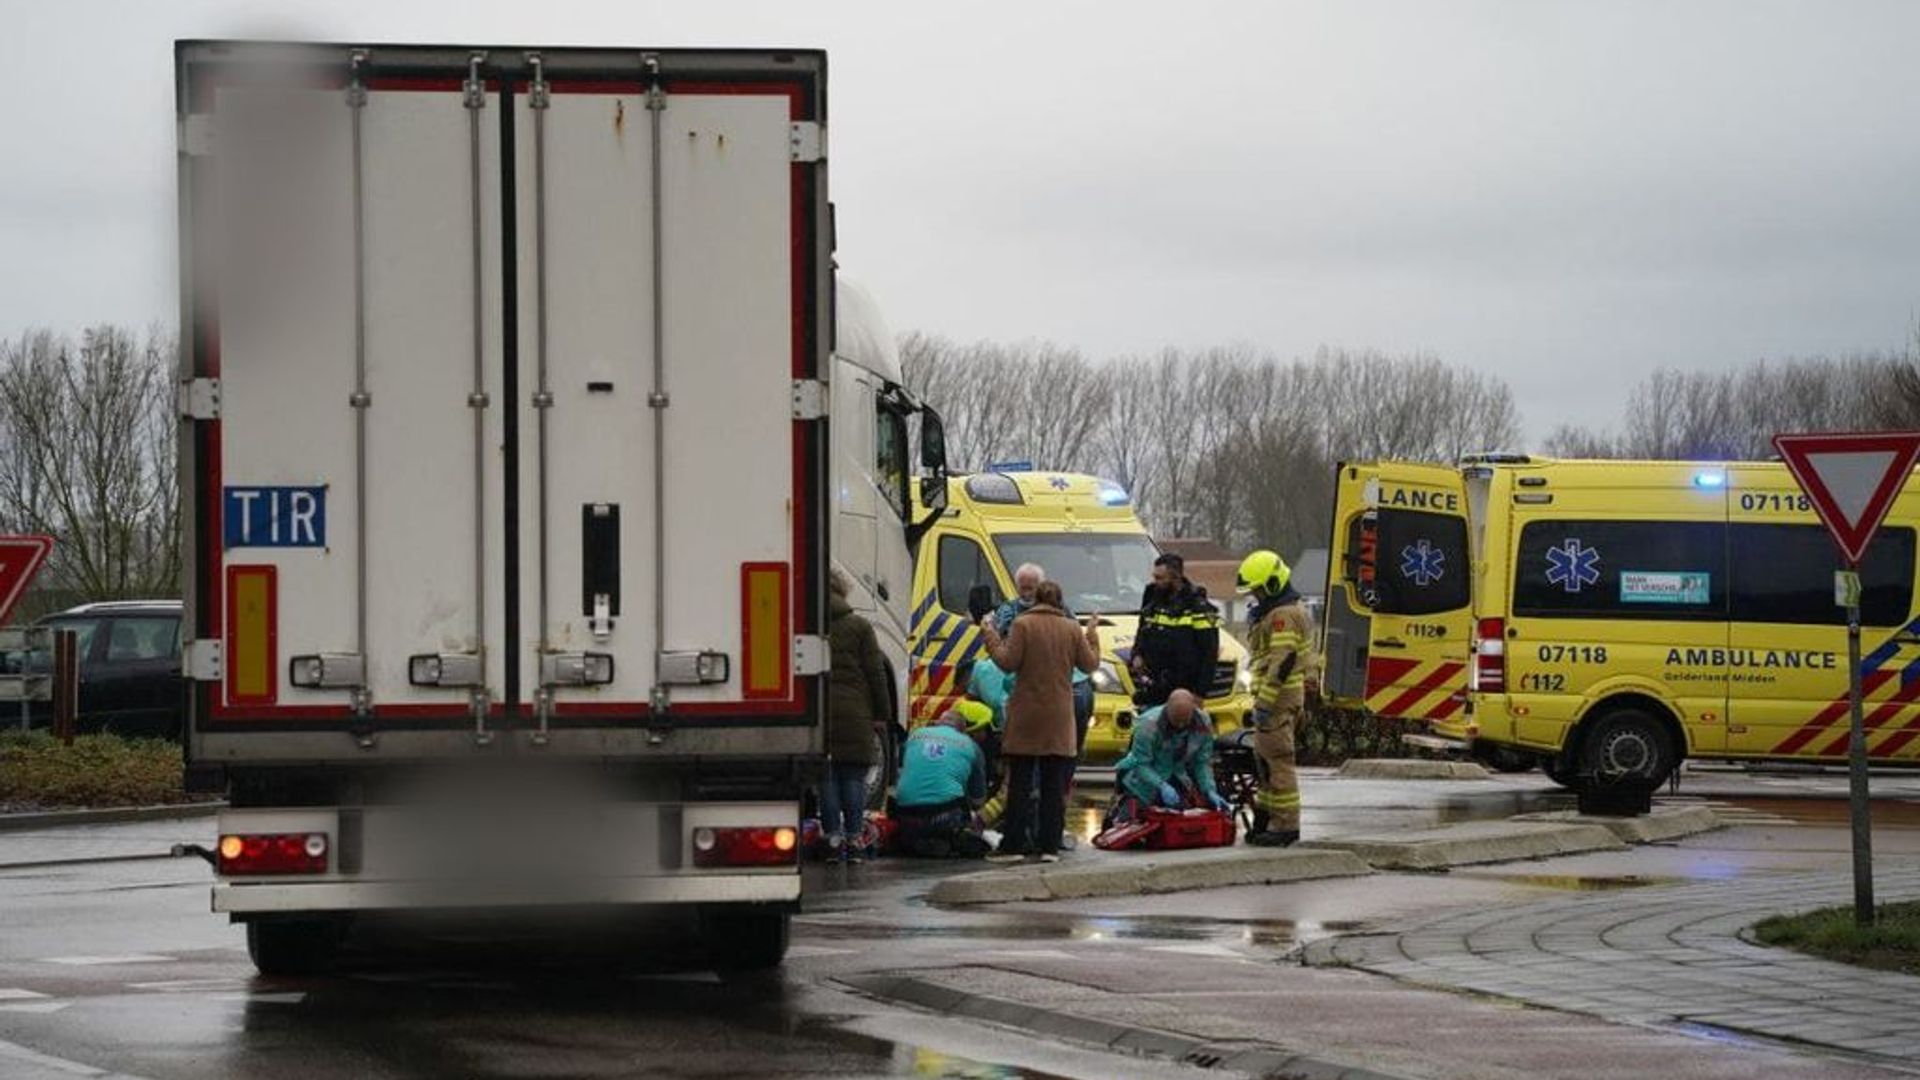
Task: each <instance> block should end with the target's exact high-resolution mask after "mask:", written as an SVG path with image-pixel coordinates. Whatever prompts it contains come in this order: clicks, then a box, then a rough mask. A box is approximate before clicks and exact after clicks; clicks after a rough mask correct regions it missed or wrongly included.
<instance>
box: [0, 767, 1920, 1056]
mask: <svg viewBox="0 0 1920 1080" xmlns="http://www.w3.org/2000/svg"><path fill="white" fill-rule="evenodd" d="M1836 785H1838V786H1839V787H1840V788H1842V789H1843V788H1844V780H1843V779H1841V780H1835V779H1834V778H1832V777H1806V776H1796V775H1788V776H1783V777H1759V778H1753V777H1746V776H1744V775H1735V774H1728V775H1726V776H1724V777H1722V776H1716V775H1714V774H1708V775H1707V776H1704V777H1699V778H1690V780H1689V787H1690V792H1689V793H1690V794H1691V793H1693V789H1699V790H1700V791H1702V792H1704V793H1706V794H1708V795H1711V796H1712V797H1713V800H1714V802H1715V803H1716V804H1717V805H1718V806H1720V807H1721V808H1722V809H1723V810H1726V811H1729V812H1731V813H1733V814H1735V815H1736V816H1738V815H1742V814H1747V815H1752V818H1753V820H1755V821H1766V820H1772V821H1791V820H1795V819H1797V818H1805V819H1807V821H1808V822H1809V823H1810V824H1826V825H1830V824H1831V821H1830V819H1831V818H1832V817H1833V816H1834V815H1835V814H1836V813H1839V814H1843V813H1844V805H1845V804H1844V803H1843V802H1836V801H1835V800H1833V799H1832V798H1831V796H1832V794H1833V791H1832V790H1830V789H1833V788H1834V787H1835V786H1836ZM1882 790H1883V792H1884V793H1885V797H1884V798H1883V799H1882V800H1881V802H1880V804H1879V806H1878V807H1877V810H1878V812H1879V814H1880V815H1881V816H1882V817H1883V820H1884V821H1885V823H1886V824H1887V825H1888V826H1890V827H1892V828H1896V829H1898V828H1903V827H1906V826H1908V825H1909V824H1920V776H1916V777H1913V778H1911V779H1908V778H1898V779H1896V780H1894V781H1891V782H1889V783H1888V784H1885V785H1882ZM1560 799H1561V797H1560V796H1558V795H1555V794H1551V793H1550V792H1549V791H1548V789H1546V788H1545V786H1544V785H1542V784H1541V783H1540V782H1538V781H1537V780H1534V779H1532V778H1525V777H1520V778H1506V779H1503V780H1501V781H1499V782H1495V783H1488V784H1473V785H1458V784H1455V785H1410V784H1397V785H1396V784H1389V783H1351V782H1349V783H1343V784H1338V783H1325V784H1321V785H1317V786H1312V787H1310V788H1309V805H1310V806H1311V807H1312V810H1311V811H1310V813H1309V817H1308V821H1307V824H1308V827H1309V829H1312V830H1315V831H1323V830H1324V831H1335V830H1342V829H1345V830H1355V829H1362V828H1367V829H1375V828H1379V827H1382V826H1388V827H1392V826H1396V825H1405V826H1409V827H1410V826H1414V825H1418V824H1425V823H1432V822H1437V821H1445V820H1463V819H1468V818H1482V817H1502V816H1505V815H1507V814H1511V813H1515V812H1520V811H1525V810H1536V809H1541V808H1545V807H1550V806H1553V805H1557V803H1558V802H1559V801H1560ZM1089 818H1090V815H1089V814H1085V813H1083V814H1081V815H1080V816H1079V817H1078V818H1077V819H1076V820H1077V823H1078V824H1079V826H1080V827H1081V828H1083V829H1084V828H1087V827H1088V826H1089V825H1090V820H1089ZM208 829H210V822H205V821H202V822H197V823H196V822H186V823H171V824H166V825H155V824H146V825H140V826H126V827H121V828H118V829H100V830H90V831H89V832H88V833H87V834H85V840H84V842H81V841H76V840H74V839H71V838H68V839H62V838H60V837H59V836H47V835H46V834H34V835H15V836H9V835H7V834H0V861H11V860H10V859H6V858H4V856H6V855H7V853H9V852H11V853H13V854H14V855H16V856H20V855H24V856H25V857H27V858H31V857H33V856H35V855H36V854H41V853H43V852H42V851H40V850H39V849H36V848H35V847H34V845H35V844H36V843H38V844H40V845H41V847H42V848H44V849H47V850H53V851H57V850H77V851H81V852H82V853H93V854H106V855H114V854H123V853H136V852H141V851H152V850H155V848H156V847H164V843H163V838H164V837H166V836H167V835H169V834H178V838H181V839H199V838H202V837H201V836H200V835H199V833H200V832H202V831H205V830H208ZM1728 835H1733V834H1728ZM1809 835H1811V834H1809ZM1821 835H1822V836H1825V835H1826V834H1825V832H1823V833H1822V834H1821ZM1822 843H1823V844H1825V841H1824V840H1823V841H1822ZM1738 847H1739V845H1733V848H1734V849H1735V854H1733V855H1731V856H1729V855H1726V854H1725V853H1723V852H1717V851H1716V852H1715V853H1713V854H1701V853H1687V852H1684V851H1680V850H1675V849H1663V850H1660V851H1653V850H1652V849H1649V850H1648V853H1647V854H1645V855H1644V856H1642V855H1635V856H1632V857H1595V858H1593V859H1591V860H1590V861H1589V862H1587V863H1576V864H1572V866H1571V868H1570V869H1571V871H1572V872H1565V871H1561V872H1555V873H1540V872H1538V871H1529V869H1528V867H1526V866H1516V867H1510V868H1489V869H1486V870H1478V871H1473V872H1463V873H1456V874H1454V875H1451V876H1450V877H1449V878H1448V879H1447V880H1444V881H1433V882H1420V883H1418V885H1417V887H1418V892H1417V895H1416V894H1414V893H1409V892H1404V891H1402V892H1399V893H1398V894H1395V893H1394V892H1393V891H1391V890H1382V889H1381V888H1380V887H1379V885H1378V884H1369V883H1365V882H1362V881H1358V880H1355V881H1347V882H1338V881H1335V882H1322V883H1313V884H1310V885H1305V886H1294V887H1290V889H1289V891H1288V892H1287V893H1286V894H1285V895H1284V897H1281V896H1280V895H1279V894H1277V893H1276V891H1275V890H1273V889H1228V890H1215V891H1212V892H1208V893H1190V894H1180V895H1175V896H1168V897H1139V898H1131V899H1126V900H1117V901H1106V902H1084V903H1075V904H1055V905H1031V906H1025V907H1019V908H1006V909H998V910H992V911H976V912H942V911H935V910H932V909H929V908H927V907H926V906H925V905H924V904H922V903H920V901H919V900H918V899H917V897H918V895H919V894H920V893H922V892H924V890H925V887H926V885H927V883H928V881H929V880H930V878H932V877H933V876H935V875H937V874H939V873H944V872H950V871H951V870H953V869H957V867H953V866H949V865H928V864H918V865H915V864H905V863H887V862H883V863H880V864H876V865H871V866H867V867H860V868H837V867H836V868H813V869H812V870H810V875H811V880H810V882H809V899H808V913H807V914H806V915H805V916H803V917H802V918H801V919H799V920H797V922H796V935H795V947H794V950H793V954H792V957H791V959H790V962H789V964H788V965H787V968H786V969H785V970H784V971H783V972H782V973H781V974H779V975H777V976H770V977H764V978H756V979H743V980H734V981H723V980H721V979H719V978H717V977H715V976H713V975H711V974H709V973H706V972H704V971H701V970H699V964H700V958H699V956H698V954H697V952H696V951H694V948H695V947H694V946H691V945H690V944H689V935H687V934H686V933H685V932H684V930H685V928H684V927H682V926H678V925H675V924H666V925H661V926H655V927H651V928H649V929H648V930H647V931H646V932H644V933H641V934H636V935H620V936H608V935H604V934H602V933H599V932H597V931H591V932H583V933H579V934H558V935H556V934H553V933H545V932H542V933H534V932H531V931H530V930H529V929H528V928H526V927H523V926H510V927H501V926H492V925H487V926H470V927H460V928H446V927H441V928H437V929H436V930H434V931H433V932H431V933H425V932H423V931H421V930H420V928H417V927H408V926H405V925H398V926H374V927H370V928H368V929H367V931H365V932H364V933H362V934H361V935H360V940H359V945H358V947H357V948H356V950H355V951H354V953H353V955H352V956H351V957H350V960H349V963H348V965H347V967H346V970H344V971H343V972H341V973H339V974H336V975H333V976H329V977H326V978H321V979H303V980H284V979H283V980H268V979H262V978H259V977H257V976H255V975H254V973H253V971H252V968H251V966H250V964H249V963H248V961H247V959H246V954H245V949H244V941H243V936H242V933H241V931H240V930H239V929H238V928H236V927H231V926H228V925H227V924H226V923H225V922H224V921H223V920H222V919H221V918H220V917H217V916H214V915H211V914H209V913H208V912H207V893H206V885H207V874H206V870H205V867H204V866H203V865H202V864H200V863H198V862H195V861H187V860H181V861H172V860H157V861H104V862H95V863H83V864H75V865H66V866H41V867H34V868H26V869H15V870H0V1077H6V1078H16V1077H17V1078H20V1080H38V1078H40V1077H63V1078H70V1077H74V1076H87V1075H95V1076H99V1075H117V1076H126V1077H144V1078H148V1080H174V1078H181V1080H185V1078H194V1080H200V1078H261V1080H269V1078H270V1080H308V1078H315V1080H318V1078H334V1077H355V1078H360V1077H365V1078H387V1077H396V1078H397V1077H450V1078H451V1077H486V1078H492V1077H499V1078H503V1080H505V1078H513V1080H520V1078H544V1077H603V1076H604V1077H614V1076H662V1077H729V1078H739V1077H761V1076H765V1077H803V1076H873V1077H903V1076H918V1077H954V1078H976V1077H1054V1076H1057V1077H1101V1078H1122V1077H1130V1076H1142V1077H1147V1076H1152V1077H1161V1076H1178V1075H1182V1074H1183V1073H1184V1074H1190V1075H1192V1076H1196V1077H1198V1076H1202V1075H1206V1076H1219V1075H1220V1074H1219V1073H1202V1072H1200V1071H1198V1070H1185V1069H1179V1068H1176V1067H1173V1066H1169V1065H1167V1064H1165V1063H1156V1062H1152V1061H1147V1060H1142V1059H1137V1058H1125V1057H1115V1056H1111V1055H1105V1054H1097V1053H1093V1052H1090V1051H1082V1050H1077V1049H1073V1048H1068V1047H1061V1046H1054V1045H1048V1044H1045V1043H1042V1042H1038V1041H1035V1040H1032V1039H1027V1038H1023V1037H1016V1036H1012V1035H1009V1034H1007V1033H1005V1032H1003V1031H998V1030H994V1029H989V1028H985V1027H980V1026H976V1025H972V1024H968V1023H963V1022H958V1021H949V1020H944V1019H939V1018H933V1017H928V1016H925V1015H923V1014H919V1013H914V1012H909V1011H903V1010H900V1009H896V1008H892V1007H889V1006H885V1005H882V1004H879V1003H876V1002H872V1001H869V1000H866V999H863V998H860V997H858V996H855V995H853V994H850V993H847V992H845V991H843V990H841V989H838V988H836V986H835V984H834V983H833V982H832V981H831V978H832V977H833V976H836V975H841V974H848V973H852V972H857V971H863V970H875V969H880V968H886V969H889V970H900V969H909V968H916V967H951V966H954V965H957V964H966V963H981V962H992V961H993V960H994V958H999V961H1000V962H1003V963H1006V964H1012V965H1018V966H1026V967H1031V968H1033V969H1035V970H1039V971H1046V970H1048V968H1049V966H1050V965H1051V966H1055V967H1059V968H1060V969H1061V970H1062V971H1063V972H1065V971H1069V970H1070V969H1069V968H1068V966H1067V965H1068V957H1069V950H1070V948H1071V947H1072V946H1073V945H1075V944H1076V943H1079V944H1086V943H1097V944H1099V945H1100V946H1101V947H1103V948H1105V949H1108V950H1112V949H1120V950H1125V952H1124V955H1129V956H1132V957H1135V958H1136V959H1135V960H1134V961H1133V963H1134V964H1136V965H1138V966H1152V965H1162V966H1166V967H1169V968H1171V967H1175V966H1181V965H1186V966H1193V965H1206V964H1208V963H1218V958H1220V957H1229V956H1230V957H1234V958H1236V959H1240V960H1251V961H1255V962H1260V963H1269V962H1280V961H1282V960H1284V958H1285V957H1286V956H1287V954H1288V952H1289V950H1291V949H1292V948H1293V947H1294V946H1295V945H1296V944H1298V943H1299V942H1300V941H1302V940H1305V939H1309V938H1312V937H1315V936H1318V935H1322V934H1327V933H1334V932H1340V931H1344V930H1348V929H1354V928H1358V927H1360V926H1362V925H1364V924H1365V923H1366V921H1367V920H1370V919H1375V918H1382V917H1387V916H1390V915H1392V914H1394V913H1395V912H1398V911H1404V910H1407V909H1409V908H1411V907H1415V906H1419V907H1427V906H1432V905H1436V904H1480V903H1485V904H1494V903H1506V902H1512V901H1515V900H1519V899H1525V898H1531V897H1536V896H1539V895H1541V894H1542V893H1543V892H1546V891H1553V890H1562V889H1566V888H1632V887H1635V886H1637V885H1641V884H1647V883H1653V882H1659V881H1666V880H1677V879H1684V878H1686V877H1689V876H1709V875H1710V876H1715V877H1720V876H1727V875H1732V876H1738V875H1739V874H1740V873H1742V872H1746V871H1747V870H1750V869H1764V868H1767V867H1770V866H1773V865H1776V864H1777V863H1778V862H1779V861H1780V859H1781V858H1782V855H1781V853H1780V852H1779V851H1778V850H1770V849H1772V848H1777V847H1778V845H1755V846H1754V848H1755V850H1753V851H1752V852H1751V854H1750V855H1743V854H1739V853H1738V850H1737V849H1738ZM1819 857H1821V858H1825V857H1826V856H1825V855H1820V856H1819ZM574 929H582V928H574ZM1063 977H1064V975H1063Z"/></svg>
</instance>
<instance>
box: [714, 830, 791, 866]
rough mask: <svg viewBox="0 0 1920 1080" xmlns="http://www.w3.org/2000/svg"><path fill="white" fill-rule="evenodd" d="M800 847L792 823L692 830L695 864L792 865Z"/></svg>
mask: <svg viewBox="0 0 1920 1080" xmlns="http://www.w3.org/2000/svg"><path fill="white" fill-rule="evenodd" d="M799 851H800V833H799V832H798V830H796V829H794V828H793V826H791V825H778V826H760V827H754V828H723V829H695V830H693V865H695V866H701V867H719V866H792V865H794V863H795V862H797V861H798V860H799Z"/></svg>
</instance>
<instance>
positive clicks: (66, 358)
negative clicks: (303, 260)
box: [0, 326, 181, 600]
mask: <svg viewBox="0 0 1920 1080" xmlns="http://www.w3.org/2000/svg"><path fill="white" fill-rule="evenodd" d="M173 370H174V344H173V340H172V338H171V337H169V336H163V335H162V334H161V333H160V332H158V331H157V330H156V331H150V332H149V333H148V335H147V337H146V339H145V340H144V341H140V340H137V339H136V338H135V336H134V335H133V333H132V332H130V331H128V330H126V329H124V328H121V327H115V326H97V327H93V328H90V329H88V330H86V331H84V332H83V333H82V334H81V335H80V339H79V341H78V342H77V343H75V342H74V341H72V340H70V339H68V338H65V337H61V336H56V335H54V334H52V333H50V332H47V331H34V332H29V333H26V334H23V335H22V336H21V337H20V338H19V339H18V340H16V341H12V342H0V455H4V459H3V460H0V521H4V524H5V526H6V527H7V528H9V529H14V530H20V531H26V532H37V533H46V534H49V535H52V536H53V537H54V538H55V540H56V542H57V543H56V546H55V549H54V555H53V557H52V558H51V559H50V560H49V564H48V566H47V568H46V570H45V571H44V573H45V575H46V579H45V587H47V588H49V589H54V590H60V591H65V592H69V593H71V594H73V595H76V596H78V597H81V598H84V599H88V600H111V599H127V598H133V597H152V596H173V595H176V594H177V592H178V588H179V577H180V565H181V564H180V528H179V526H180V517H179V496H178V490H177V484H176V478H175V472H174V467H175V466H174V462H175V458H176V445H175V443H176V426H175V421H174V417H173Z"/></svg>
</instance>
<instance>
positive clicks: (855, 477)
mask: <svg viewBox="0 0 1920 1080" xmlns="http://www.w3.org/2000/svg"><path fill="white" fill-rule="evenodd" d="M837 295H838V303H837V305H836V306H835V311H834V318H835V332H834V351H833V361H834V362H833V418H834V422H833V563H834V566H835V568H836V569H838V570H839V571H840V572H841V573H843V574H845V575H846V578H847V581H848V582H849V584H851V586H852V589H851V590H850V592H849V594H848V601H849V602H850V603H851V604H852V605H853V609H854V610H855V611H856V612H858V613H860V614H861V615H862V616H863V617H865V618H866V620H867V621H868V622H869V623H872V624H873V629H874V634H875V636H876V637H878V638H879V640H880V652H881V654H882V655H883V656H885V658H886V664H887V672H888V675H889V678H890V680H891V685H892V689H893V703H894V709H893V722H892V723H890V724H888V725H886V726H885V728H882V729H876V730H875V732H874V739H875V740H876V743H877V744H878V745H879V747H880V749H881V751H882V752H881V753H879V754H876V755H875V760H877V761H881V762H886V763H888V764H886V765H882V766H879V767H876V768H875V769H874V770H873V775H872V776H871V777H870V779H869V783H868V789H869V793H870V797H872V798H874V799H877V798H878V797H879V796H881V795H882V794H883V793H884V792H885V790H886V788H887V786H888V785H889V783H890V782H891V780H892V778H893V770H892V767H891V763H892V762H893V761H894V758H895V754H896V751H897V749H898V747H900V746H901V745H902V744H903V743H904V742H905V739H906V727H907V712H906V705H907V701H908V695H907V673H908V671H909V670H910V669H911V661H910V660H909V647H908V625H907V624H908V619H907V615H908V605H907V601H908V600H909V599H910V597H911V594H912V589H913V551H912V547H911V546H910V545H911V544H912V542H913V539H914V538H915V537H916V536H917V532H918V530H919V529H921V528H923V527H924V525H923V524H922V523H923V522H925V521H926V520H928V519H929V518H930V517H931V516H932V515H937V514H939V513H940V512H941V511H942V510H944V509H945V496H946V491H947V482H946V475H945V474H946V459H945V448H944V445H943V442H944V440H943V436H942V430H941V425H940V416H939V414H938V413H937V412H935V411H934V410H933V409H932V408H930V407H928V406H927V405H925V404H923V403H921V402H918V401H916V400H915V399H914V398H913V396H912V395H911V394H909V393H908V392H907V390H906V387H905V386H904V385H903V384H904V379H903V377H902V373H901V367H900V354H899V351H898V350H897V349H896V347H895V345H894V336H893V331H892V330H891V329H890V328H889V327H888V325H887V323H886V320H885V318H884V317H883V316H882V314H881V312H880V308H879V306H878V305H877V304H875V303H874V301H873V298H872V297H871V296H870V295H869V294H868V293H867V291H866V290H865V289H862V288H861V287H860V286H858V285H856V284H854V283H852V282H850V281H848V280H847V279H845V278H840V279H839V281H838V294H837ZM915 427H917V428H918V429H919V430H918V435H919V446H920V454H919V457H918V461H919V465H918V467H916V465H915V459H914V458H913V456H912V455H911V452H910V447H911V446H912V444H913V441H914V440H913V435H914V434H915V432H914V430H913V429H914V428H915ZM916 473H924V474H925V475H924V477H923V478H922V477H916V475H915V474H916ZM930 504H931V505H930Z"/></svg>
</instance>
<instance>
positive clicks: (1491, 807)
mask: <svg viewBox="0 0 1920 1080" xmlns="http://www.w3.org/2000/svg"><path fill="white" fill-rule="evenodd" d="M1573 808H1574V797H1573V793H1572V792H1569V791H1502V792H1491V793H1487V794H1481V795H1471V796H1466V797H1456V798H1450V799H1444V800H1442V801H1441V802H1440V803H1439V804H1438V805H1437V806H1435V807H1434V808H1433V820H1435V821H1436V822H1439V823H1440V824H1442V825H1451V824H1453V823H1455V822H1459V821H1499V820H1504V819H1506V818H1510V817H1512V816H1513V815H1515V814H1542V813H1548V812H1550V811H1554V810H1571V809H1573Z"/></svg>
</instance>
